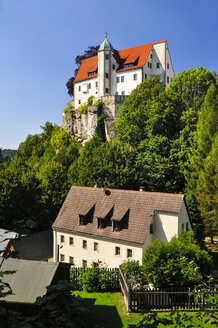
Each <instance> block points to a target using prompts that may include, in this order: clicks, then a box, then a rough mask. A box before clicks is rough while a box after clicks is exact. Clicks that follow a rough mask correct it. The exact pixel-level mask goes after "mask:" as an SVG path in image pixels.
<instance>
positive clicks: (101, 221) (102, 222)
mask: <svg viewBox="0 0 218 328" xmlns="http://www.w3.org/2000/svg"><path fill="white" fill-rule="evenodd" d="M98 229H104V220H103V219H98Z"/></svg>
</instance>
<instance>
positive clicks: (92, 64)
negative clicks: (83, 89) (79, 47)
mask: <svg viewBox="0 0 218 328" xmlns="http://www.w3.org/2000/svg"><path fill="white" fill-rule="evenodd" d="M164 42H166V40H163V41H158V42H153V43H148V44H144V45H142V46H137V47H133V48H127V49H123V50H118V54H119V56H120V61H121V63H120V66H119V68H118V70H117V72H121V71H126V70H129V69H134V68H139V67H142V66H144V65H145V63H146V60H147V58H148V55H149V53H150V51H151V48H152V46H153V45H155V44H158V43H164ZM137 58H138V62H137V65H135V66H133V67H125V68H124V67H123V64H129V63H133V62H135V61H136V59H137ZM97 68H98V56H94V57H90V58H87V59H84V60H83V61H82V64H81V65H80V68H79V71H78V73H77V76H76V78H75V80H74V82H79V81H82V80H86V79H90V78H93V77H96V76H98V74H95V75H92V76H88V73H90V72H94V71H96V70H97Z"/></svg>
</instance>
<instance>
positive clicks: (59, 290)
mask: <svg viewBox="0 0 218 328" xmlns="http://www.w3.org/2000/svg"><path fill="white" fill-rule="evenodd" d="M72 288H73V286H72V285H71V284H69V283H67V282H66V281H59V282H58V283H57V284H56V285H50V286H47V287H46V289H47V293H46V294H45V295H44V296H42V297H38V298H37V300H36V304H37V305H39V307H40V313H39V316H38V317H37V318H36V320H37V321H39V322H40V324H41V326H42V327H43V328H44V327H54V328H58V327H60V328H71V327H72V328H74V327H84V325H83V321H82V320H81V317H80V315H81V301H80V298H79V297H75V296H73V295H71V290H72Z"/></svg>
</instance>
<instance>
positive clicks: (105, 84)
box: [98, 33, 113, 97]
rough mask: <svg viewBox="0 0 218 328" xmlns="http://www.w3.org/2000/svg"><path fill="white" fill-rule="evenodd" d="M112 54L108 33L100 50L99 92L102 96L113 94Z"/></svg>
mask: <svg viewBox="0 0 218 328" xmlns="http://www.w3.org/2000/svg"><path fill="white" fill-rule="evenodd" d="M112 55H113V47H112V45H111V44H110V42H109V41H108V39H107V33H106V35H105V39H104V41H103V42H102V44H101V45H100V48H99V50H98V90H99V91H98V94H99V96H100V97H102V96H109V95H111V94H112V90H111V89H112V79H111V65H112Z"/></svg>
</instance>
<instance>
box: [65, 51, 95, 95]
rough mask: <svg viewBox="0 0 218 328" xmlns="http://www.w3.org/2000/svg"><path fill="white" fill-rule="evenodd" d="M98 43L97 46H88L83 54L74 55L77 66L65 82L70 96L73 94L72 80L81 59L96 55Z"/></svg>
mask: <svg viewBox="0 0 218 328" xmlns="http://www.w3.org/2000/svg"><path fill="white" fill-rule="evenodd" d="M99 47H100V45H97V46H89V47H88V50H85V51H84V54H83V55H78V56H76V58H75V64H76V66H77V68H76V69H75V71H74V76H72V77H70V78H69V80H68V81H67V83H66V87H67V89H68V94H69V95H70V96H72V97H73V95H74V84H73V82H74V80H75V77H76V75H77V73H78V71H79V67H80V65H81V63H82V61H83V60H84V59H86V58H90V57H93V56H96V55H97V54H98V49H99Z"/></svg>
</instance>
